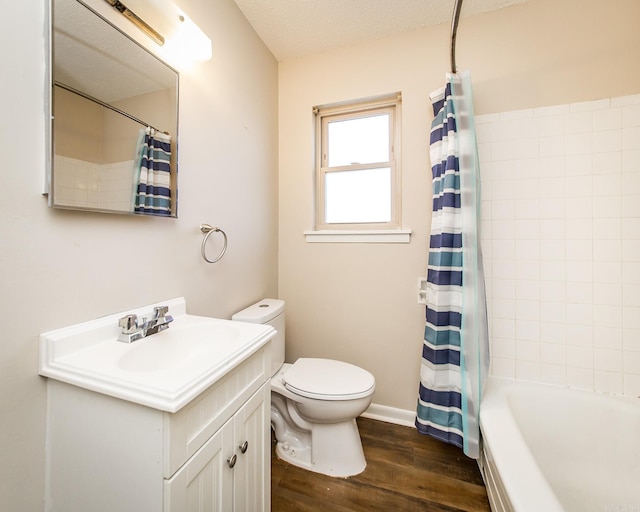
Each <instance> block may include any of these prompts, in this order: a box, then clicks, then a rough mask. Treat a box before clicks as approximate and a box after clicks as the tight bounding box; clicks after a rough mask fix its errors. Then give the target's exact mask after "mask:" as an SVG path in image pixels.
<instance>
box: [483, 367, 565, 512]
mask: <svg viewBox="0 0 640 512" xmlns="http://www.w3.org/2000/svg"><path fill="white" fill-rule="evenodd" d="M514 386H517V387H520V388H531V387H535V388H538V389H540V388H541V387H542V388H547V389H549V390H552V389H555V390H557V389H562V388H560V387H557V386H550V385H548V384H541V383H529V382H522V381H517V380H515V379H509V378H505V377H494V376H490V377H489V378H488V379H487V385H486V387H485V390H484V393H483V395H482V402H481V405H480V430H481V432H482V441H483V443H484V444H485V445H486V446H487V447H488V451H489V453H490V454H491V458H492V459H493V461H494V464H495V466H496V468H497V469H498V475H497V476H498V477H499V479H500V482H501V484H502V486H503V487H504V489H505V491H506V493H507V499H508V502H509V503H510V504H511V505H512V507H513V510H514V511H515V512H519V511H526V510H544V511H545V512H565V511H564V508H563V506H562V505H561V504H560V502H559V501H558V498H557V496H556V494H555V492H554V491H553V489H552V488H551V486H550V485H549V482H548V481H547V479H546V478H545V476H544V474H543V473H542V471H541V470H540V468H539V467H538V464H537V462H536V460H535V459H534V457H533V454H532V453H531V451H530V450H529V447H528V445H527V443H526V441H525V440H524V438H523V437H522V434H521V433H520V429H519V428H518V425H517V423H516V420H515V418H514V417H513V415H512V413H511V410H510V407H509V404H508V402H507V393H508V392H509V390H510V389H513V387H514ZM514 461H515V462H516V463H517V464H518V466H517V468H516V467H510V466H513V462H514ZM505 465H507V467H509V470H508V471H505V470H504V468H505Z"/></svg>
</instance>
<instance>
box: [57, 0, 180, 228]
mask: <svg viewBox="0 0 640 512" xmlns="http://www.w3.org/2000/svg"><path fill="white" fill-rule="evenodd" d="M52 5H53V15H52V48H53V51H52V59H53V62H52V67H51V69H52V84H51V95H52V129H51V133H52V141H51V147H52V153H53V154H52V155H51V171H50V176H49V205H50V206H52V207H55V208H65V209H73V210H91V211H100V212H108V213H125V214H126V213H130V214H143V215H162V216H169V217H177V186H178V183H177V136H178V73H177V72H176V71H175V70H174V69H172V68H171V67H169V66H167V65H166V64H165V63H164V62H162V61H161V60H160V59H158V58H157V57H156V56H154V55H153V54H151V53H150V52H149V51H147V50H146V49H145V48H143V47H142V46H141V45H139V44H138V43H137V42H135V41H134V40H133V39H131V38H130V37H129V36H127V35H125V34H124V33H123V32H121V31H120V30H118V29H117V28H116V27H115V26H114V25H112V24H111V23H109V22H108V21H107V20H106V19H104V18H103V17H101V16H100V15H99V14H97V13H96V12H95V11H94V10H92V9H90V8H89V7H87V6H86V5H85V4H83V3H82V2H80V1H79V0H52Z"/></svg>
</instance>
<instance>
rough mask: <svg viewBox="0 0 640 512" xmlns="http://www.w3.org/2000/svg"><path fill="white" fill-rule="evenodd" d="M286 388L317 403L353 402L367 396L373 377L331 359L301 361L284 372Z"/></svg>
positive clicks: (369, 392) (305, 359)
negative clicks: (323, 401) (318, 401)
mask: <svg viewBox="0 0 640 512" xmlns="http://www.w3.org/2000/svg"><path fill="white" fill-rule="evenodd" d="M282 380H283V383H284V386H285V388H287V389H288V390H289V391H291V392H292V393H295V394H296V395H300V396H303V397H306V398H315V399H318V400H353V399H357V398H363V397H365V396H368V395H370V394H371V393H372V392H373V389H374V388H375V378H374V376H373V375H371V373H369V372H368V371H366V370H363V369H362V368H360V367H358V366H354V365H352V364H349V363H345V362H343V361H335V360H333V359H315V358H300V359H298V360H297V361H296V362H295V363H294V364H293V365H291V367H290V368H289V369H288V370H287V371H286V372H285V373H284V375H283V376H282Z"/></svg>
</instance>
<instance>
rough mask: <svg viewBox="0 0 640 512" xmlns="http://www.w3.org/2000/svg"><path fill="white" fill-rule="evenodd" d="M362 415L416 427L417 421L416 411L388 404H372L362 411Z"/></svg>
mask: <svg viewBox="0 0 640 512" xmlns="http://www.w3.org/2000/svg"><path fill="white" fill-rule="evenodd" d="M362 416H363V417H365V418H369V419H372V420H378V421H385V422H387V423H394V424H396V425H403V426H405V427H414V428H415V426H416V425H415V421H416V411H407V410H406V409H397V408H395V407H388V406H386V405H379V404H371V405H370V406H369V408H368V409H367V410H366V411H365V412H363V413H362Z"/></svg>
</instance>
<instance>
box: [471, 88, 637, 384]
mask: <svg viewBox="0 0 640 512" xmlns="http://www.w3.org/2000/svg"><path fill="white" fill-rule="evenodd" d="M476 129H477V136H478V146H479V153H480V160H481V173H482V215H483V221H482V230H483V233H482V247H483V251H484V255H485V270H486V277H487V295H488V300H489V305H488V306H489V318H490V326H489V329H490V337H491V356H492V368H491V371H492V373H493V374H494V375H499V376H507V377H514V378H517V379H523V380H534V381H541V382H547V383H552V384H558V385H563V386H569V387H575V388H580V389H587V390H592V391H598V392H605V393H615V394H627V395H631V396H640V94H638V95H634V96H625V97H620V98H611V99H604V100H597V101H591V102H585V103H573V104H570V105H557V106H552V107H543V108H536V109H529V110H519V111H515V112H503V113H500V114H491V115H485V116H478V117H477V118H476Z"/></svg>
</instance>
